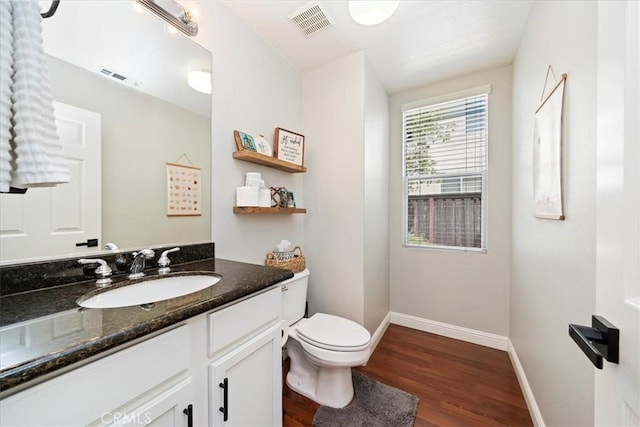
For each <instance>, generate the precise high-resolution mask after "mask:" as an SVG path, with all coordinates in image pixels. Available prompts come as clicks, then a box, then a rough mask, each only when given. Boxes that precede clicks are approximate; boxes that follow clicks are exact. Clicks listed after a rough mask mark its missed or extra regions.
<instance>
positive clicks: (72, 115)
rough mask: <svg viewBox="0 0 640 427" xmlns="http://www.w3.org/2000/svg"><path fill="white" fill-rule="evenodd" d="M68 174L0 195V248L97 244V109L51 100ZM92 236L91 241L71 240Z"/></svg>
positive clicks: (28, 255)
mask: <svg viewBox="0 0 640 427" xmlns="http://www.w3.org/2000/svg"><path fill="white" fill-rule="evenodd" d="M54 108H55V116H56V125H57V127H58V134H59V136H60V140H61V142H62V146H63V156H64V157H65V158H66V159H67V161H68V165H69V169H70V172H71V180H70V182H69V183H67V184H61V185H58V186H56V187H50V188H30V189H29V190H28V191H27V192H26V193H25V194H2V195H0V197H1V199H0V253H3V254H11V255H12V258H13V259H16V260H19V259H32V258H34V257H47V256H54V255H58V254H61V253H81V252H83V251H86V252H91V251H96V250H99V249H100V246H101V243H102V242H101V235H100V233H101V216H102V202H101V200H102V195H101V192H102V190H101V162H100V151H101V135H100V127H101V125H100V114H97V113H94V112H92V111H88V110H84V109H81V108H77V107H73V106H71V105H66V104H62V103H60V102H55V103H54ZM88 239H98V242H99V245H98V246H97V247H87V246H79V247H77V246H76V243H81V242H86V241H87V240H88Z"/></svg>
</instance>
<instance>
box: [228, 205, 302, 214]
mask: <svg viewBox="0 0 640 427" xmlns="http://www.w3.org/2000/svg"><path fill="white" fill-rule="evenodd" d="M233 213H235V214H304V213H307V210H306V209H303V208H261V207H257V206H256V207H246V208H240V207H238V206H234V207H233Z"/></svg>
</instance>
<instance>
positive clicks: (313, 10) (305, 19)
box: [289, 3, 333, 37]
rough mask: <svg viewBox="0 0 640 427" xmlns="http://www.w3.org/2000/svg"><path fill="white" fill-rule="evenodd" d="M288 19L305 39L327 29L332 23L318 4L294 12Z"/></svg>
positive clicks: (311, 4) (310, 4)
mask: <svg viewBox="0 0 640 427" xmlns="http://www.w3.org/2000/svg"><path fill="white" fill-rule="evenodd" d="M289 19H290V20H291V22H293V23H294V24H295V25H296V27H298V28H299V29H300V31H302V33H303V34H304V36H305V37H309V36H311V35H313V34H316V33H317V32H319V31H322V30H324V29H325V28H329V27H331V26H332V25H333V21H332V20H331V18H329V16H328V15H327V13H326V12H325V11H324V10H323V9H322V7H320V5H319V4H318V3H309V4H308V5H306V6H305V7H303V8H301V9H298V10H296V11H295V12H293V13H292V14H291V15H289Z"/></svg>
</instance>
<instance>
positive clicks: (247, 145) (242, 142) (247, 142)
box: [233, 130, 256, 151]
mask: <svg viewBox="0 0 640 427" xmlns="http://www.w3.org/2000/svg"><path fill="white" fill-rule="evenodd" d="M233 137H234V139H235V140H236V145H237V146H238V150H249V151H256V143H255V142H254V140H253V137H252V136H251V135H249V134H248V133H244V132H240V131H237V130H234V131H233Z"/></svg>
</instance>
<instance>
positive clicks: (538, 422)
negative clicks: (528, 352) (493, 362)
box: [507, 340, 545, 427]
mask: <svg viewBox="0 0 640 427" xmlns="http://www.w3.org/2000/svg"><path fill="white" fill-rule="evenodd" d="M507 351H508V352H509V358H510V359H511V364H512V365H513V369H514V370H515V371H516V376H517V377H518V382H519V383H520V389H522V394H523V395H524V400H525V402H527V407H528V408H529V414H530V415H531V420H532V421H533V424H534V425H535V426H536V427H544V426H545V424H544V420H543V419H542V413H541V412H540V408H539V407H538V403H537V402H536V398H535V397H534V396H533V391H532V390H531V386H530V385H529V381H528V380H527V376H526V375H525V373H524V369H523V368H522V365H521V364H520V359H518V354H517V353H516V349H515V348H514V347H513V344H512V343H511V340H509V347H508V350H507Z"/></svg>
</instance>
